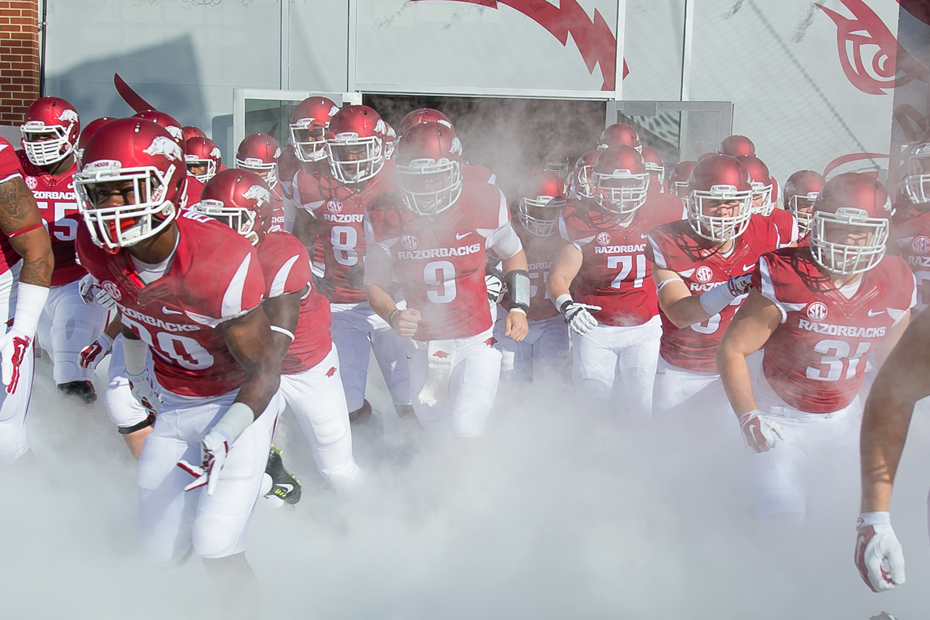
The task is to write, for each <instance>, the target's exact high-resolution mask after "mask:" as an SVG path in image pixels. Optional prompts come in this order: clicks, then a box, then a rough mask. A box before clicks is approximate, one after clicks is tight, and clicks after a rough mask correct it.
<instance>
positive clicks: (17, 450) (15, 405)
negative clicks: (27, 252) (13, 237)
mask: <svg viewBox="0 0 930 620" xmlns="http://www.w3.org/2000/svg"><path fill="white" fill-rule="evenodd" d="M23 176H24V174H23V170H22V167H21V166H20V163H19V158H18V157H17V156H16V152H15V149H14V148H13V146H12V145H11V144H10V143H9V142H7V141H6V140H4V139H3V138H0V185H3V184H4V183H7V182H12V181H13V180H14V179H16V178H17V177H19V178H20V179H22V178H23ZM4 207H5V205H0V208H4ZM21 267H22V259H21V258H20V256H19V254H17V252H16V250H14V249H13V246H12V245H10V240H9V239H8V238H7V236H6V234H5V233H4V232H3V231H0V323H2V324H3V325H4V331H5V326H7V325H9V322H10V320H11V319H12V318H13V313H14V311H15V310H16V289H17V283H18V282H19V271H20V268H21ZM33 347H34V345H33V343H30V345H29V349H28V350H27V351H26V355H25V357H24V359H23V363H22V364H21V365H20V376H21V378H20V381H19V387H17V388H16V392H14V393H13V394H7V393H6V390H5V389H0V462H2V463H6V464H9V463H12V462H13V461H15V460H16V459H18V458H19V457H21V456H23V455H24V454H26V452H28V451H29V441H28V436H27V433H26V413H27V410H28V408H29V399H30V397H31V396H32V377H33V371H34V368H35V349H34V348H33Z"/></svg>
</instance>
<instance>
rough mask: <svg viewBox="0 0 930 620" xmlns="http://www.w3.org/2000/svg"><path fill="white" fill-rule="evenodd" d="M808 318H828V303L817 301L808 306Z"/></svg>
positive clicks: (817, 319)
mask: <svg viewBox="0 0 930 620" xmlns="http://www.w3.org/2000/svg"><path fill="white" fill-rule="evenodd" d="M807 318H809V319H810V320H812V321H822V320H824V319H825V318H827V304H825V303H823V302H822V301H815V302H814V303H812V304H811V305H809V306H808V307H807Z"/></svg>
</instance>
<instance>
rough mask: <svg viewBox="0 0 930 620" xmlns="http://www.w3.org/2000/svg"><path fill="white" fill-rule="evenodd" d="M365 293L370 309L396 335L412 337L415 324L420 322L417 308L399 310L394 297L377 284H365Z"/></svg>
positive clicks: (414, 331)
mask: <svg viewBox="0 0 930 620" xmlns="http://www.w3.org/2000/svg"><path fill="white" fill-rule="evenodd" d="M365 293H366V295H367V296H368V303H369V304H370V305H371V309H372V310H374V311H375V314H377V315H378V316H380V317H381V318H382V319H384V320H385V321H387V323H388V325H390V326H391V328H393V330H394V331H395V332H397V335H398V336H400V337H402V338H412V337H413V336H414V335H415V334H416V333H417V325H418V324H419V322H420V311H419V310H417V309H415V308H405V309H403V310H401V309H400V308H398V307H397V304H396V303H394V298H393V297H391V295H389V294H388V293H387V292H386V291H385V290H384V289H383V288H381V287H380V286H378V285H377V284H366V285H365Z"/></svg>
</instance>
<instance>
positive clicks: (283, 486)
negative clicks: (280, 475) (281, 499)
mask: <svg viewBox="0 0 930 620" xmlns="http://www.w3.org/2000/svg"><path fill="white" fill-rule="evenodd" d="M278 487H280V488H281V489H283V490H284V492H285V493H290V492H291V491H293V490H294V485H293V484H287V483H284V482H282V483H281V484H279V485H278Z"/></svg>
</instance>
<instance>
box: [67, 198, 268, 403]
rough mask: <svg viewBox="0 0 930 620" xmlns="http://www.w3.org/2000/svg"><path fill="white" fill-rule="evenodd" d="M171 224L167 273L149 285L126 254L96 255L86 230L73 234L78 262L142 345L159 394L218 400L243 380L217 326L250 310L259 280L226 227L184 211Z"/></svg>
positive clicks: (254, 260) (246, 247) (261, 288)
mask: <svg viewBox="0 0 930 620" xmlns="http://www.w3.org/2000/svg"><path fill="white" fill-rule="evenodd" d="M177 225H178V237H179V239H178V245H177V247H176V248H175V251H174V254H173V256H172V258H171V259H170V260H171V262H170V264H169V266H168V270H167V272H166V273H165V274H164V275H163V276H162V277H160V278H158V279H157V280H155V281H153V282H151V283H149V284H145V283H143V282H142V280H141V279H140V278H139V275H138V271H137V270H136V267H135V265H134V263H133V261H132V259H131V257H130V256H129V253H128V252H127V251H126V250H123V251H121V252H119V253H117V254H110V253H108V252H106V251H104V250H103V249H101V248H100V247H98V246H97V245H95V244H94V242H93V241H92V240H91V237H90V232H89V231H88V230H87V227H86V226H81V227H80V229H79V231H78V237H77V250H78V255H79V256H80V258H81V263H82V264H83V265H84V266H85V267H87V270H88V271H89V272H90V273H91V274H93V276H94V277H95V278H97V280H98V281H99V282H100V285H101V287H102V288H103V290H105V291H106V292H107V293H108V294H109V295H110V296H111V297H112V298H113V300H114V301H115V302H116V304H117V305H118V306H119V309H120V311H121V313H122V322H123V325H124V326H125V327H127V328H129V329H130V330H132V332H133V333H135V335H136V336H138V337H139V338H141V339H142V340H143V341H144V342H145V343H146V344H148V345H149V348H150V349H151V350H152V353H153V359H154V362H155V375H156V377H157V379H158V383H159V384H160V385H161V387H163V388H164V389H166V390H170V391H171V392H174V393H176V394H181V395H183V396H219V395H221V394H225V393H227V392H229V391H231V390H234V389H236V388H238V387H239V386H241V385H242V383H243V381H244V380H245V371H244V370H243V369H242V366H240V365H239V362H237V361H236V359H235V358H234V357H233V355H232V353H230V351H229V349H228V348H227V346H226V341H225V339H224V337H223V331H222V330H221V329H219V326H220V324H221V323H223V322H224V321H227V320H230V319H234V318H236V317H239V316H242V315H244V314H246V313H247V312H249V311H250V310H252V309H253V308H256V307H258V306H259V304H261V302H262V299H263V298H264V292H265V280H264V278H263V277H262V272H261V266H260V265H259V261H258V257H257V255H256V253H255V250H254V248H253V247H252V245H251V244H250V243H249V242H248V241H247V240H246V239H245V238H244V237H241V236H240V235H238V234H237V233H236V232H235V231H233V230H232V229H230V228H229V227H228V226H226V225H224V224H220V223H219V222H217V221H216V220H214V219H213V218H211V217H209V216H206V215H202V214H200V213H195V212H192V211H184V212H182V213H181V214H180V215H179V216H178V219H177ZM218 255H219V256H222V259H217V256H218Z"/></svg>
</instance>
